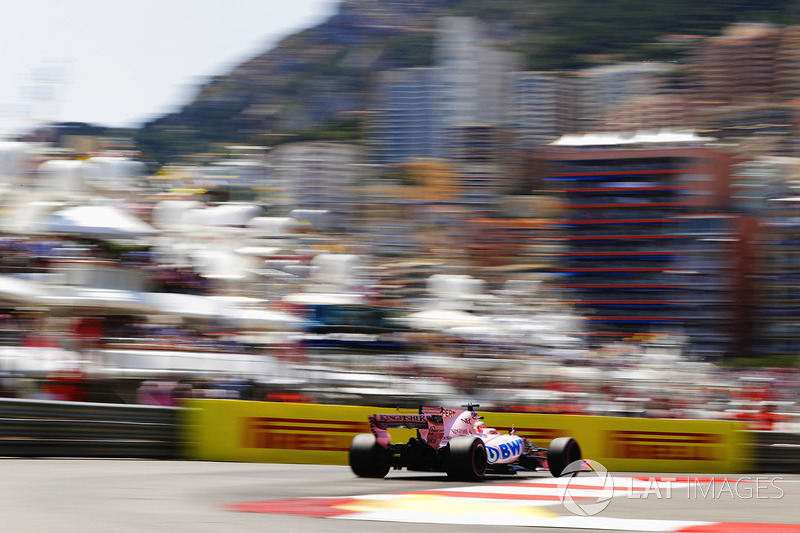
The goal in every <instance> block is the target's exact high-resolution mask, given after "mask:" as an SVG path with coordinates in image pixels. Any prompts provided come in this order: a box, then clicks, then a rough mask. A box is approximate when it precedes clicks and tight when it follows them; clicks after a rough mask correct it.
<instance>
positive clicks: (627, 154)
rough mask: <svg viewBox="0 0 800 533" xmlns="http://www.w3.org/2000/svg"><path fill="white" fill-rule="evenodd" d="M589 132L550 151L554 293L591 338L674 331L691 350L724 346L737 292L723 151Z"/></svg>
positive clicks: (737, 323) (733, 345)
mask: <svg viewBox="0 0 800 533" xmlns="http://www.w3.org/2000/svg"><path fill="white" fill-rule="evenodd" d="M593 139H594V140H592V141H587V142H586V143H585V144H581V143H574V144H573V145H572V147H569V148H567V147H554V148H553V149H552V151H550V152H548V155H547V157H548V159H549V161H550V163H551V164H552V168H551V171H550V172H549V173H548V175H547V177H546V178H545V179H546V182H547V183H548V184H549V189H550V190H551V191H552V192H553V193H555V194H557V195H559V196H560V197H561V199H562V204H563V205H562V208H563V213H564V215H563V217H562V219H560V220H557V221H555V223H554V225H553V236H555V237H557V238H558V239H559V241H560V242H561V247H560V250H559V251H557V252H555V255H556V256H557V259H558V261H559V264H560V266H559V267H558V268H556V269H554V274H555V275H556V279H557V281H556V283H555V284H556V285H557V287H558V288H560V289H561V294H562V296H563V298H564V299H565V300H566V301H568V302H569V303H571V304H573V305H574V306H575V307H576V308H577V309H578V311H579V312H580V313H581V314H584V315H586V316H587V319H588V321H589V323H590V326H589V328H590V331H591V334H592V335H594V336H595V337H596V338H597V339H598V342H604V341H606V340H609V339H612V338H619V337H625V336H627V335H632V334H636V333H662V332H675V331H681V332H683V333H684V334H686V335H687V336H688V337H689V339H690V343H691V347H692V350H693V352H694V353H696V354H701V355H706V356H711V357H719V356H726V355H733V354H734V353H735V352H736V350H738V347H739V346H740V345H741V342H740V341H741V339H740V335H741V334H742V332H743V331H744V328H742V327H741V321H742V316H743V315H742V313H741V309H742V307H743V305H744V303H743V302H742V301H741V300H740V298H741V296H742V291H740V290H739V289H740V284H741V282H742V281H741V280H742V267H741V265H740V263H739V258H740V254H739V253H738V252H737V249H738V247H739V246H740V238H739V235H740V220H739V217H736V216H733V215H731V214H730V213H729V208H728V202H729V197H730V189H729V187H730V165H731V158H730V156H729V155H727V154H725V153H722V152H719V151H715V150H712V149H710V148H706V147H703V146H701V145H697V144H695V145H693V146H692V145H687V144H688V142H687V140H683V142H681V143H676V142H664V141H667V140H669V138H666V137H665V138H664V139H663V140H662V139H659V138H658V137H655V138H650V139H649V140H648V142H637V140H636V139H635V138H630V137H629V138H625V139H623V138H622V137H618V139H619V142H618V143H616V144H615V143H614V138H613V137H608V138H606V139H599V138H598V136H593Z"/></svg>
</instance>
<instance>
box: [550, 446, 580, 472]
mask: <svg viewBox="0 0 800 533" xmlns="http://www.w3.org/2000/svg"><path fill="white" fill-rule="evenodd" d="M580 460H581V447H580V446H578V441H576V440H575V439H573V438H571V437H558V438H557V439H553V441H552V442H551V443H550V447H549V448H548V449H547V466H548V468H549V469H550V473H551V474H553V477H561V475H562V474H564V470H566V468H567V467H568V466H569V465H570V464H572V463H573V462H574V461H580ZM569 473H570V472H567V474H569Z"/></svg>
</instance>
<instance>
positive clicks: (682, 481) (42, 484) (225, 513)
mask: <svg viewBox="0 0 800 533" xmlns="http://www.w3.org/2000/svg"><path fill="white" fill-rule="evenodd" d="M0 468H1V469H2V481H0V512H1V513H2V516H3V523H4V525H3V528H2V530H3V531H4V532H7V533H17V532H40V531H48V532H61V533H78V532H80V533H91V532H108V531H114V532H128V531H130V532H134V531H135V532H141V531H148V532H162V531H163V532H167V531H169V532H174V533H183V532H186V533H189V532H192V533H203V532H219V531H237V532H251V531H252V532H256V531H258V532H259V533H263V532H264V531H278V530H282V531H288V530H290V529H289V528H296V530H297V531H301V530H302V531H304V532H307V531H319V532H345V531H348V532H367V531H369V532H376V531H377V532H395V531H398V532H399V531H409V529H412V528H413V529H414V530H421V529H431V528H435V530H436V531H443V532H456V531H459V532H464V531H467V532H470V531H475V532H477V531H486V530H487V527H489V528H490V529H491V531H493V532H494V531H520V528H527V530H529V531H536V532H537V533H538V532H544V531H546V532H566V531H589V532H591V531H647V532H651V531H685V532H697V533H716V532H720V533H722V532H731V533H744V532H748V533H750V532H752V533H755V532H766V533H770V532H789V531H792V532H800V512H798V509H800V476H798V475H786V474H784V475H764V474H761V475H751V476H742V475H732V476H723V475H713V476H710V475H703V474H696V475H695V474H689V475H687V474H663V473H662V474H642V473H610V474H609V476H608V477H598V476H597V475H595V474H594V473H592V472H590V473H581V474H579V475H578V476H576V477H574V478H569V479H567V478H561V479H556V478H553V477H551V476H550V475H549V474H547V473H544V472H543V473H520V474H518V475H516V476H491V475H490V476H489V477H487V479H486V480H485V481H483V482H480V483H461V482H451V481H447V479H446V476H445V475H443V474H427V473H418V472H407V471H402V472H395V471H393V472H390V473H389V475H388V476H387V477H386V478H385V479H361V478H357V477H355V476H354V475H353V474H352V472H351V471H350V469H349V467H346V466H317V465H295V464H267V463H233V462H230V463H228V462H204V461H148V460H105V459H91V460H83V459H72V460H71V459H14V458H4V459H0Z"/></svg>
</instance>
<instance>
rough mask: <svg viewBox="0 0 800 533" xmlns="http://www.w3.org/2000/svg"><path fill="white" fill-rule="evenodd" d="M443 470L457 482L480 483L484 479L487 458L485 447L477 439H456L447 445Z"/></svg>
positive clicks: (487, 462)
mask: <svg viewBox="0 0 800 533" xmlns="http://www.w3.org/2000/svg"><path fill="white" fill-rule="evenodd" d="M448 448H449V450H448V453H447V458H446V459H445V470H446V472H447V477H449V478H450V479H454V480H457V481H480V480H481V479H483V478H484V477H486V468H487V467H488V466H489V456H488V455H487V453H486V445H485V444H484V443H483V441H482V440H481V439H479V438H477V437H456V438H454V439H451V440H450V443H449V444H448Z"/></svg>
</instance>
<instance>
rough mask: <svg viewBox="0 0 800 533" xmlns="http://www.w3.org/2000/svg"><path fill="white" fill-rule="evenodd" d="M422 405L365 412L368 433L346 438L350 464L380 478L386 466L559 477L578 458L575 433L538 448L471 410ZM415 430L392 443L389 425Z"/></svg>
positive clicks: (470, 477)
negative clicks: (410, 410)
mask: <svg viewBox="0 0 800 533" xmlns="http://www.w3.org/2000/svg"><path fill="white" fill-rule="evenodd" d="M462 407H465V408H466V409H465V410H452V409H445V408H442V407H422V408H420V412H419V414H414V415H404V414H375V415H371V416H370V417H369V427H370V430H371V431H372V433H362V434H360V435H356V436H355V437H354V438H353V441H352V442H351V444H350V468H351V469H352V470H353V472H354V473H355V474H356V475H357V476H359V477H370V478H382V477H384V476H386V474H387V473H388V472H389V470H390V469H392V468H394V469H395V470H400V469H402V468H407V469H408V470H413V471H422V472H447V476H448V477H449V478H451V479H456V480H461V481H478V480H481V479H483V478H484V477H485V476H486V474H487V472H490V473H494V474H515V473H516V472H517V471H518V470H549V471H550V473H551V474H552V475H553V476H555V477H559V476H561V475H562V474H567V473H571V471H570V472H565V470H567V466H568V465H570V464H571V463H572V462H574V461H580V460H581V449H580V446H578V443H577V441H576V440H575V439H573V438H571V437H559V438H556V439H553V441H552V442H551V443H550V447H549V448H540V447H538V446H535V445H534V444H533V443H531V442H530V441H529V440H528V439H526V438H523V437H520V436H518V435H517V434H516V432H515V431H513V430H512V431H511V432H509V433H505V434H501V433H500V432H498V431H497V430H496V429H493V428H488V427H486V424H485V423H484V422H483V419H482V418H483V417H481V416H480V415H479V414H478V413H476V412H475V411H474V409H475V408H476V407H480V406H479V405H477V404H468V405H464V406H462ZM401 427H402V428H409V429H416V430H417V437H416V438H411V439H409V441H408V442H406V443H392V442H391V437H390V436H389V433H388V432H387V431H386V430H387V429H389V428H401Z"/></svg>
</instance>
